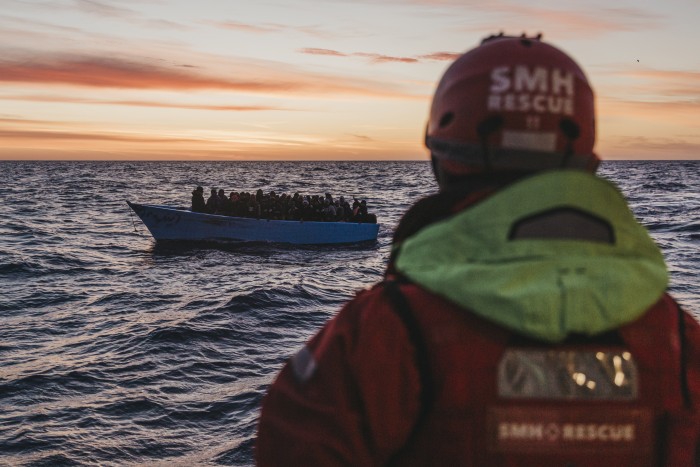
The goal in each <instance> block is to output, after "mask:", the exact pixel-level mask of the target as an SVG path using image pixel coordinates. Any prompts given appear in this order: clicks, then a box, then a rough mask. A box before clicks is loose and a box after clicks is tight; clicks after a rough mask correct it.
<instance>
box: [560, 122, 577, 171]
mask: <svg viewBox="0 0 700 467" xmlns="http://www.w3.org/2000/svg"><path fill="white" fill-rule="evenodd" d="M559 128H560V129H561V132H562V133H564V136H566V150H565V151H564V155H563V156H562V158H561V166H562V168H564V167H568V166H569V161H570V160H571V156H572V155H573V153H574V141H575V140H576V138H578V137H579V135H580V134H581V131H580V129H579V127H578V125H577V124H576V122H574V121H572V120H570V119H568V118H563V119H562V120H561V121H560V122H559Z"/></svg>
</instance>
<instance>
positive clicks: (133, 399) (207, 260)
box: [0, 161, 700, 465]
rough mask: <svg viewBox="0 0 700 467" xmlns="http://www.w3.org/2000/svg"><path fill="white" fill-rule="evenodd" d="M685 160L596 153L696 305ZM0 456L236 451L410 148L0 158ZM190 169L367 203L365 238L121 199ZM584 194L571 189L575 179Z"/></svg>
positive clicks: (380, 257)
mask: <svg viewBox="0 0 700 467" xmlns="http://www.w3.org/2000/svg"><path fill="white" fill-rule="evenodd" d="M699 169H700V163H699V162H697V161H695V162H606V163H604V165H603V167H602V169H601V174H602V175H603V176H605V177H606V178H609V179H611V180H613V181H615V182H616V183H618V185H619V186H620V188H621V189H622V191H623V192H624V193H625V195H626V196H627V197H628V198H629V200H630V202H631V205H632V207H633V209H634V211H635V213H636V215H637V216H638V218H639V219H640V220H641V222H642V223H643V224H645V225H646V226H647V227H648V228H649V229H650V230H651V233H652V236H653V237H654V238H655V239H656V240H657V242H658V243H659V245H660V246H661V247H662V249H663V251H664V254H665V256H666V259H667V261H668V264H669V269H670V271H671V276H672V285H671V290H672V291H673V292H674V294H675V296H676V297H677V298H678V299H679V301H680V302H681V303H682V304H683V305H685V307H686V308H688V309H690V310H691V312H693V313H694V314H695V316H699V315H698V313H700V294H698V285H700V278H699V276H698V273H697V270H698V263H699V261H700V259H699V257H698V255H697V252H698V247H699V246H700V170H699ZM0 177H1V180H2V190H1V191H0V290H1V291H2V293H1V294H0V464H8V465H124V464H130V465H134V464H137V465H153V464H166V463H167V464H176V465H250V464H251V463H252V446H253V441H254V436H255V424H256V420H257V416H258V413H259V406H260V401H261V398H262V396H263V394H264V392H265V390H266V388H267V386H268V385H269V384H270V382H271V380H272V378H273V377H274V375H275V374H276V373H277V371H278V370H279V369H280V367H281V365H282V364H283V363H284V361H285V360H286V358H287V357H288V356H289V355H290V354H291V353H293V352H294V351H295V350H296V349H297V348H298V347H299V346H300V345H301V344H302V343H303V342H304V341H305V340H306V339H307V338H308V337H310V336H311V335H312V334H313V333H314V332H315V331H316V330H317V329H318V328H319V327H320V326H321V325H322V324H323V323H324V322H325V321H326V320H327V319H328V318H330V317H331V316H332V315H333V314H334V313H335V312H336V311H337V310H338V308H339V307H340V306H341V304H342V303H343V302H345V301H346V300H347V299H349V298H350V297H352V295H353V294H354V292H355V291H357V290H358V289H361V288H363V287H366V286H369V285H371V284H372V283H374V282H376V281H377V280H379V279H380V278H381V276H382V273H383V269H384V267H385V264H386V261H387V258H388V254H389V245H390V239H391V233H392V230H393V228H394V227H395V225H396V223H397V222H398V219H399V218H400V216H401V214H402V213H403V212H404V211H405V210H406V208H407V207H408V206H409V205H410V204H411V203H412V202H414V201H415V200H416V199H418V198H419V197H422V196H425V195H427V194H430V193H432V192H434V190H435V184H434V182H433V178H432V174H431V172H430V167H429V164H428V163H425V162H375V163H364V162H363V163H357V162H354V163H351V162H323V163H310V162H309V163H284V162H268V163H260V162H244V163H240V162H236V163H234V162H212V163H208V162H197V163H187V162H137V163H132V162H0ZM196 185H203V186H204V187H205V190H207V191H208V188H209V187H211V186H216V187H220V188H224V189H225V190H226V191H227V192H228V191H229V190H231V189H236V190H238V191H240V190H246V191H255V190H256V189H258V188H262V189H263V190H264V191H266V192H267V191H272V190H274V191H276V192H278V193H279V192H286V193H290V194H291V193H293V192H295V191H299V192H301V193H303V194H323V193H325V192H331V193H333V194H334V195H335V196H340V195H344V196H346V197H352V196H353V195H354V196H357V197H359V198H364V199H366V200H367V201H368V204H369V206H370V210H371V211H373V212H375V213H377V214H378V217H379V222H380V223H381V224H382V227H381V229H380V231H379V238H378V241H377V243H376V244H372V245H363V246H343V247H285V246H280V245H275V246H269V245H244V246H226V247H217V248H214V247H202V246H200V247H183V246H161V245H156V244H155V242H154V241H153V239H152V238H151V237H150V236H149V235H148V232H147V231H146V229H145V227H144V226H143V225H142V224H141V223H140V222H139V221H138V219H136V218H135V217H134V216H132V215H131V214H130V212H129V210H128V207H127V205H126V203H125V200H126V199H129V200H131V201H137V202H146V203H155V204H173V205H177V206H186V205H188V204H189V199H190V192H191V190H192V189H193V188H194V187H195V186H196ZM582 195H583V194H582Z"/></svg>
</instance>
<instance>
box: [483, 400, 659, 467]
mask: <svg viewBox="0 0 700 467" xmlns="http://www.w3.org/2000/svg"><path fill="white" fill-rule="evenodd" d="M486 425H487V426H486V432H487V438H488V448H489V450H492V451H497V452H501V453H530V454H534V453H546V454H549V455H562V456H571V458H572V461H573V460H574V459H576V458H577V457H578V455H580V454H585V457H584V458H587V459H589V460H590V457H591V456H599V457H603V458H604V457H605V456H608V455H628V456H630V458H638V459H640V460H644V461H646V462H640V463H636V464H635V465H646V464H647V463H650V462H651V457H650V455H651V454H652V450H653V447H654V423H653V415H652V412H651V410H650V409H632V408H629V407H628V406H625V407H622V408H618V409H611V408H610V407H608V408H602V407H565V408H564V407H560V408H553V407H551V406H528V407H517V406H508V407H489V408H488V409H487V422H486ZM579 459H580V457H579ZM584 464H585V463H582V464H581V465H584ZM572 465H578V462H572ZM596 465H599V464H596Z"/></svg>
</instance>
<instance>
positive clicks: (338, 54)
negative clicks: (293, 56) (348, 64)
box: [299, 47, 348, 57]
mask: <svg viewBox="0 0 700 467" xmlns="http://www.w3.org/2000/svg"><path fill="white" fill-rule="evenodd" d="M299 52H301V53H304V54H309V55H331V56H334V57H347V56H348V54H344V53H342V52H338V51H337V50H330V49H318V48H313V47H310V48H306V49H301V50H300V51H299Z"/></svg>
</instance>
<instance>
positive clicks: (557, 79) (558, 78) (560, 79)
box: [552, 68, 574, 96]
mask: <svg viewBox="0 0 700 467" xmlns="http://www.w3.org/2000/svg"><path fill="white" fill-rule="evenodd" d="M562 88H564V89H565V90H566V95H567V96H573V95H574V74H573V73H571V72H568V73H566V74H564V75H562V72H561V70H560V69H558V68H555V69H554V70H552V93H554V94H561V89H562Z"/></svg>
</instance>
